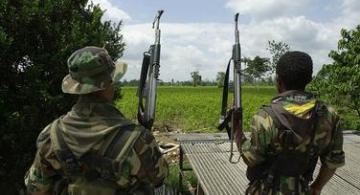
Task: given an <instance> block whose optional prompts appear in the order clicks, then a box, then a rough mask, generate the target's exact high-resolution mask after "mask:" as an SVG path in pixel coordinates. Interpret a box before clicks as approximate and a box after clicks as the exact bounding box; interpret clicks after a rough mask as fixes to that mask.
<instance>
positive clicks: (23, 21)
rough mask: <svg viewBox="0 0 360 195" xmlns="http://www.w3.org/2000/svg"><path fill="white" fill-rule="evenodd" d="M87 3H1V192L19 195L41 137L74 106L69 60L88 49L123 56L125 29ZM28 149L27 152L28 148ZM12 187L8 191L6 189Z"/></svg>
mask: <svg viewBox="0 0 360 195" xmlns="http://www.w3.org/2000/svg"><path fill="white" fill-rule="evenodd" d="M103 13H104V12H103V11H102V10H101V9H100V8H99V7H98V6H95V5H93V4H88V1H87V0H77V1H73V0H57V1H50V0H35V1H26V0H17V1H12V0H2V1H0V18H1V20H0V71H1V80H0V119H1V135H0V150H1V155H0V188H1V189H7V191H5V192H4V191H3V193H4V194H17V192H15V191H14V190H15V189H16V188H20V187H21V185H22V183H23V177H24V174H25V171H26V169H27V168H28V167H29V166H30V164H31V161H32V159H33V157H34V152H35V149H36V148H35V140H36V136H37V135H38V133H39V132H40V131H41V130H42V129H43V128H44V127H45V125H47V124H48V123H49V122H51V121H52V120H54V119H55V118H56V117H58V116H60V115H61V114H65V113H66V111H68V109H69V108H70V106H71V105H72V103H73V102H74V101H73V98H72V96H70V95H64V94H63V93H62V92H61V81H62V79H63V77H64V76H65V75H66V74H67V71H68V70H67V65H66V61H67V58H68V57H69V55H70V54H71V53H72V52H73V51H75V50H76V49H79V48H81V47H84V46H88V45H93V46H99V47H105V48H106V49H107V50H108V51H109V54H110V55H111V56H112V58H113V60H116V59H118V58H120V57H121V56H122V52H123V49H124V43H123V41H122V39H123V38H122V35H120V34H119V32H120V26H121V23H118V24H114V23H111V22H110V21H105V22H102V21H101V17H102V15H103ZM25 146H26V147H25ZM4 186H6V188H4Z"/></svg>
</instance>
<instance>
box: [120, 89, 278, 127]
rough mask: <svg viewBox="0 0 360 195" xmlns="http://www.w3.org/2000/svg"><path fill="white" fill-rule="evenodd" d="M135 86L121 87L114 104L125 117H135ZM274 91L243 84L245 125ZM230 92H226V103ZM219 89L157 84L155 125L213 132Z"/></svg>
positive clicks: (230, 96) (218, 110)
mask: <svg viewBox="0 0 360 195" xmlns="http://www.w3.org/2000/svg"><path fill="white" fill-rule="evenodd" d="M136 90H137V89H136V88H134V87H123V88H122V95H123V97H122V99H121V100H119V101H118V102H117V107H118V108H119V109H120V110H121V111H122V112H123V113H124V114H125V116H126V117H128V118H131V119H134V120H136V112H137V101H138V99H137V97H136ZM275 94H276V90H275V88H274V87H263V86H245V87H243V96H242V97H243V108H244V128H245V130H247V129H249V121H250V119H251V116H252V115H254V114H255V113H256V112H257V110H258V109H259V107H260V106H261V105H263V104H268V103H269V102H270V100H271V98H272V97H273V96H274V95H275ZM232 96H233V94H232V93H230V94H229V105H230V103H232ZM221 97H222V88H217V87H159V88H158V97H157V98H158V99H157V107H156V119H155V127H156V128H159V129H162V128H164V127H166V126H167V127H170V128H175V129H181V130H182V131H185V132H194V131H199V132H204V131H208V132H215V131H217V129H216V126H217V125H218V122H219V116H220V107H221Z"/></svg>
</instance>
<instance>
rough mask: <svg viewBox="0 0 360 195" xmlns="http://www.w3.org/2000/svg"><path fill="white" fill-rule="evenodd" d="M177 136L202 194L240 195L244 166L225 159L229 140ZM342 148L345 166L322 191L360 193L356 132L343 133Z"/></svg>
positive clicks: (217, 136) (224, 137)
mask: <svg viewBox="0 0 360 195" xmlns="http://www.w3.org/2000/svg"><path fill="white" fill-rule="evenodd" d="M177 138H178V140H179V141H180V143H181V153H182V154H181V155H180V156H181V160H182V155H185V156H186V157H187V159H188V160H189V162H190V165H191V167H192V169H193V171H194V172H195V174H196V176H197V178H198V181H199V185H200V187H201V188H202V190H203V191H204V193H205V194H207V195H221V194H224V195H225V194H226V195H232V194H244V192H245V189H246V187H247V185H248V180H247V178H246V175H245V170H246V165H245V164H244V162H243V161H242V160H241V161H240V162H239V163H237V164H232V163H230V162H229V155H230V142H229V141H228V140H227V135H226V134H220V133H217V134H186V135H178V136H177ZM344 151H345V163H346V165H345V166H344V167H341V168H339V169H338V170H337V171H336V174H335V175H334V177H333V178H332V179H331V180H330V181H329V183H328V184H327V185H326V186H325V188H324V189H323V192H322V194H325V195H327V194H329V195H340V194H341V195H343V194H359V195H360V134H359V133H357V132H344ZM236 157H238V155H237V156H236ZM180 163H181V162H180ZM319 163H320V162H319ZM319 163H318V166H317V169H316V171H315V175H316V174H317V172H318V169H319V167H320V166H319ZM180 169H182V165H180ZM181 171H182V170H181Z"/></svg>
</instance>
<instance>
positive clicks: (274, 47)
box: [266, 40, 290, 73]
mask: <svg viewBox="0 0 360 195" xmlns="http://www.w3.org/2000/svg"><path fill="white" fill-rule="evenodd" d="M266 49H267V50H268V51H269V52H270V54H271V61H270V62H271V73H274V72H275V68H276V64H277V63H278V61H279V59H280V57H281V56H282V55H283V54H284V53H286V52H287V51H289V50H290V46H289V45H288V44H287V43H285V42H282V41H279V42H277V41H275V40H272V41H268V47H267V48H266Z"/></svg>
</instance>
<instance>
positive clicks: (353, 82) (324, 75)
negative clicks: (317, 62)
mask: <svg viewBox="0 0 360 195" xmlns="http://www.w3.org/2000/svg"><path fill="white" fill-rule="evenodd" d="M341 37H342V38H341V39H340V40H339V42H338V49H337V50H332V51H330V53H329V57H330V58H332V59H333V63H332V64H326V65H324V66H323V67H322V69H321V70H320V71H319V73H318V74H317V75H316V77H315V78H314V80H313V82H312V84H311V86H310V87H309V88H310V90H312V91H316V92H317V93H318V94H321V98H323V99H325V100H327V101H329V102H330V103H332V104H333V105H336V106H337V109H338V111H339V113H340V114H342V115H343V117H344V118H347V119H352V120H346V124H345V125H346V127H347V128H354V129H360V122H359V121H360V120H359V119H360V25H358V26H357V27H356V28H355V29H353V30H345V29H342V30H341ZM354 115H356V116H357V117H356V118H355V117H354Z"/></svg>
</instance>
